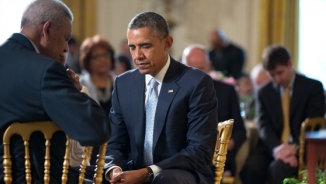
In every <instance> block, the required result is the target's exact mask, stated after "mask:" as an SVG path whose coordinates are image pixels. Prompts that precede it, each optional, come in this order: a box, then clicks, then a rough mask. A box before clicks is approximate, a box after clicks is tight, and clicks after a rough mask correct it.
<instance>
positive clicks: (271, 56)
mask: <svg viewBox="0 0 326 184" xmlns="http://www.w3.org/2000/svg"><path fill="white" fill-rule="evenodd" d="M263 67H264V69H265V70H266V71H268V73H269V75H270V76H271V79H272V81H271V82H269V83H267V84H265V85H263V86H262V87H261V88H260V89H259V90H258V92H257V96H256V109H257V121H258V127H259V129H258V131H259V137H260V140H259V142H258V144H257V147H256V149H255V150H254V152H253V154H252V155H250V156H249V158H248V159H247V161H246V163H245V166H244V167H243V169H242V172H241V178H242V181H243V183H244V184H262V183H265V181H266V179H267V180H268V182H269V184H280V183H283V180H284V178H287V177H293V176H296V175H297V166H298V159H297V155H296V154H297V150H296V148H297V146H298V145H299V136H300V128H301V123H302V122H303V121H304V120H305V119H306V118H310V117H317V116H324V113H325V105H324V99H325V97H324V94H323V86H322V84H321V83H320V82H319V81H317V80H313V79H310V78H307V77H305V76H302V75H299V74H297V73H296V72H295V71H294V69H293V68H292V60H291V57H290V54H289V52H288V51H287V50H286V48H284V47H283V46H280V45H271V46H269V47H267V48H266V49H265V51H264V52H263Z"/></svg>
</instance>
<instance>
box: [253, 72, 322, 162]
mask: <svg viewBox="0 0 326 184" xmlns="http://www.w3.org/2000/svg"><path fill="white" fill-rule="evenodd" d="M295 75H296V77H295V81H294V84H293V88H292V96H291V103H290V130H291V135H292V137H293V142H294V143H295V144H297V145H298V144H299V136H300V128H301V123H302V122H303V121H304V120H305V119H306V118H309V117H317V116H324V113H325V104H324V100H325V96H324V93H323V86H322V84H321V83H320V82H319V81H316V80H313V79H309V78H307V77H304V76H302V75H299V74H295ZM256 101H257V102H256V103H257V108H256V109H257V115H258V126H259V135H260V141H259V143H258V149H260V150H261V151H264V152H267V153H268V154H269V156H272V155H273V149H274V148H275V147H276V146H279V145H280V144H281V135H282V130H283V115H282V105H281V103H282V102H281V95H280V88H279V87H278V86H277V85H276V84H275V83H272V82H269V83H268V84H266V85H265V86H263V87H262V88H260V89H259V90H258V93H257V98H256Z"/></svg>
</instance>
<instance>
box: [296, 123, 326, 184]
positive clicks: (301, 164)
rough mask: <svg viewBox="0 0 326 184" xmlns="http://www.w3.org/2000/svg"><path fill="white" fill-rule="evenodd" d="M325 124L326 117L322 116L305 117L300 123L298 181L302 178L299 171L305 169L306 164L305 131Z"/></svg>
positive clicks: (322, 126)
mask: <svg viewBox="0 0 326 184" xmlns="http://www.w3.org/2000/svg"><path fill="white" fill-rule="evenodd" d="M325 126H326V119H325V118H324V117H315V118H307V119H306V120H305V121H304V122H303V123H302V124H301V131H300V140H299V141H300V146H299V167H298V171H299V173H298V177H299V179H300V180H299V181H301V179H302V174H300V171H302V170H304V169H306V164H305V161H304V155H305V133H306V132H307V131H310V132H312V131H318V130H320V129H322V128H325Z"/></svg>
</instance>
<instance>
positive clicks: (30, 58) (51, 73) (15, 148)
mask: <svg viewBox="0 0 326 184" xmlns="http://www.w3.org/2000/svg"><path fill="white" fill-rule="evenodd" d="M72 20H73V15H72V13H71V11H70V9H69V8H68V7H67V6H66V5H65V4H63V3H62V2H61V1H59V0H47V1H44V0H36V1H33V2H32V3H31V4H30V5H29V6H28V7H27V9H26V10H25V12H24V14H23V17H22V21H21V32H20V33H15V34H13V35H12V36H11V37H10V38H9V39H8V40H7V41H6V42H5V43H4V44H3V45H1V46H0V61H1V62H0V78H1V79H2V80H0V86H1V90H0V120H1V121H0V122H1V123H0V137H2V136H3V134H4V131H5V130H6V128H7V127H8V126H9V125H10V124H11V123H13V122H15V121H18V122H32V121H49V120H52V121H54V122H55V123H56V124H57V125H58V126H59V127H60V128H61V129H62V130H63V131H64V132H65V133H67V134H68V135H69V137H70V138H72V139H75V140H77V141H79V142H80V144H81V145H84V146H95V145H99V144H101V143H103V142H105V141H107V140H108V138H109V133H110V127H109V121H108V118H107V114H106V113H105V111H104V110H102V108H101V107H100V106H99V105H98V104H97V103H96V102H95V101H94V100H92V99H91V98H89V97H88V96H87V95H86V94H83V93H81V92H80V91H79V90H80V89H81V86H80V84H79V82H78V76H76V75H75V74H74V72H73V71H71V70H70V71H69V73H67V71H66V69H65V68H64V60H65V57H64V54H65V53H66V52H68V45H67V41H68V40H69V39H70V37H71V29H72V28H71V27H72V26H71V23H72ZM65 142H66V136H65V135H64V134H63V133H62V132H61V133H58V134H57V133H56V134H55V135H54V136H53V137H52V139H51V153H50V155H51V168H50V169H51V173H50V177H51V181H50V183H51V184H56V183H58V184H59V183H61V175H62V164H63V156H64V152H65ZM10 146H11V148H12V149H11V155H12V178H13V183H18V184H21V183H25V166H24V143H23V141H22V139H21V138H20V137H19V136H14V137H12V139H11V145H10ZM44 151H45V146H44V137H43V135H42V134H39V133H36V134H33V135H32V137H31V141H30V156H31V168H32V178H33V181H32V183H37V182H41V183H43V175H44ZM0 155H1V156H0V181H3V164H2V162H3V158H2V156H3V144H2V142H1V145H0ZM69 170H70V171H69V176H68V182H67V183H72V184H73V183H78V170H73V169H72V168H70V169H69Z"/></svg>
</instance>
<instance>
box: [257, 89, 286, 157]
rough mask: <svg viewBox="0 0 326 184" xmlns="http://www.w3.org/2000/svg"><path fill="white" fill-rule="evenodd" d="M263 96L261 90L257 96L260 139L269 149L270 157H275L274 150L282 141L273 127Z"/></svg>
mask: <svg viewBox="0 0 326 184" xmlns="http://www.w3.org/2000/svg"><path fill="white" fill-rule="evenodd" d="M262 95H263V94H262V93H261V90H259V91H258V92H257V96H256V111H257V113H256V114H257V122H258V133H259V137H260V139H261V140H262V141H263V142H264V144H265V145H266V146H267V147H268V149H269V153H270V155H271V156H273V149H274V148H275V147H276V146H279V145H280V144H281V141H280V138H279V137H278V136H277V134H276V133H275V130H274V129H273V128H272V126H271V124H272V123H271V117H269V114H268V112H267V109H266V104H265V103H264V101H263V99H262V98H263V97H262Z"/></svg>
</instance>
